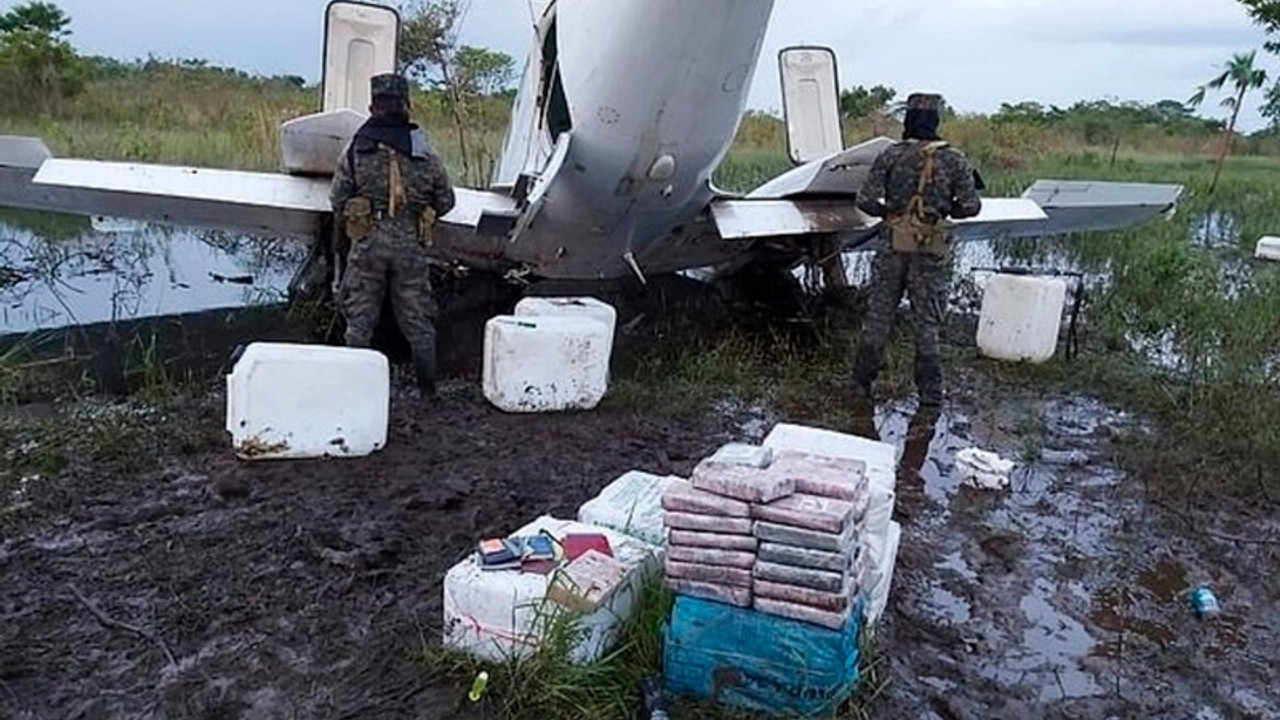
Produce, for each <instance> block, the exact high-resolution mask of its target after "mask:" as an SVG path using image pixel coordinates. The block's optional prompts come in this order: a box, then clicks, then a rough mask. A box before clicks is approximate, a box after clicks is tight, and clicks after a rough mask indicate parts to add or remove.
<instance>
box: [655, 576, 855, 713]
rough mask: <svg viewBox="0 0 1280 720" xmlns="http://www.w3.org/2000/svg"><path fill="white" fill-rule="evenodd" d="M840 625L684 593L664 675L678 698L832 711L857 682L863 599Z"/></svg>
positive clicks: (670, 632)
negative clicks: (825, 625) (830, 627)
mask: <svg viewBox="0 0 1280 720" xmlns="http://www.w3.org/2000/svg"><path fill="white" fill-rule="evenodd" d="M855 603H856V607H855V608H854V611H853V615H852V619H851V620H850V621H849V622H848V623H846V624H845V626H844V628H843V629H841V630H838V631H837V630H828V629H826V628H821V627H818V626H816V625H812V624H808V623H803V622H799V621H796V620H788V619H786V618H781V617H777V616H774V615H767V614H764V613H761V612H757V611H754V610H749V609H744V608H735V607H730V606H728V605H724V604H721V603H715V602H709V601H706V600H699V599H697V598H691V597H685V596H681V597H678V598H676V604H675V608H674V610H673V611H672V616H671V621H670V623H669V624H668V626H667V628H666V633H665V643H664V649H663V665H664V668H663V673H664V675H665V677H666V683H667V689H668V690H669V691H670V692H671V693H673V694H676V695H683V696H687V697H692V698H696V699H700V700H711V701H714V702H718V703H721V704H723V705H726V706H729V707H736V708H741V709H744V710H749V711H753V712H758V713H765V714H769V715H798V716H801V717H815V716H824V715H831V714H833V713H834V712H835V711H836V710H838V709H839V707H840V706H841V705H843V704H844V703H845V701H847V700H848V699H849V698H850V697H851V696H852V695H853V691H854V690H855V689H856V687H857V683H858V633H859V630H860V628H861V627H862V615H863V599H862V597H861V595H859V596H858V597H857V599H856V600H855Z"/></svg>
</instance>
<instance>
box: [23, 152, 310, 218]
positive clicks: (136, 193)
mask: <svg viewBox="0 0 1280 720" xmlns="http://www.w3.org/2000/svg"><path fill="white" fill-rule="evenodd" d="M31 183H32V185H34V186H36V187H42V186H43V187H56V188H59V189H61V190H62V191H63V192H64V194H65V196H66V198H67V201H68V204H67V206H64V207H63V208H61V209H62V211H64V212H70V213H77V214H86V215H108V216H113V217H127V218H137V219H141V220H152V221H155V222H163V223H171V224H175V225H196V226H209V227H217V228H225V229H235V230H242V231H248V232H268V233H279V234H283V235H295V234H297V235H309V234H311V233H313V232H315V230H316V229H317V228H318V227H319V223H320V218H321V216H322V214H323V213H325V212H327V211H328V210H329V197H328V193H329V181H328V180H327V179H322V178H307V177H298V176H293V175H284V174H281V173H256V172H244V171H238V170H214V169H206V168H194V167H179V166H173V165H145V164H139V163H123V162H102V161H97V160H65V159H53V160H48V161H46V162H45V163H44V164H42V165H41V166H40V169H39V170H37V171H36V174H35V176H34V177H33V178H32V180H31Z"/></svg>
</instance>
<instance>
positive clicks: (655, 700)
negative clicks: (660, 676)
mask: <svg viewBox="0 0 1280 720" xmlns="http://www.w3.org/2000/svg"><path fill="white" fill-rule="evenodd" d="M640 695H641V697H642V698H643V699H644V711H645V713H646V715H645V719H646V720H668V716H667V702H666V699H665V698H663V697H662V689H661V688H660V687H658V681H657V680H655V679H653V678H645V679H644V680H643V681H641V683H640Z"/></svg>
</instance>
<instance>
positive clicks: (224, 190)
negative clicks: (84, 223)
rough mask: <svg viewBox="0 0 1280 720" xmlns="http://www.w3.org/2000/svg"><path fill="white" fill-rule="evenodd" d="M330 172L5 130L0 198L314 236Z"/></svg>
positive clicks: (487, 195) (469, 221)
mask: <svg viewBox="0 0 1280 720" xmlns="http://www.w3.org/2000/svg"><path fill="white" fill-rule="evenodd" d="M329 183H330V179H329V178H328V177H307V176H300V175H288V174H285V173H270V172H245V171H239V170H221V169H214V168H200V167H184V166H176V165H153V164H144V163H130V162H105V161H99V160H75V159H64V158H55V157H53V155H52V153H50V152H49V150H48V148H47V147H45V145H44V143H43V142H41V141H40V140H39V139H38V138H15V137H8V138H0V206H7V207H17V208H26V209H31V210H47V211H54V212H65V213H71V214H77V215H105V216H112V217H128V218H135V219H139V220H151V221H154V222H161V223H165V224H170V225H183V226H193V227H211V228H219V229H227V230H239V231H242V232H246V233H251V234H259V235H267V236H279V235H283V236H298V237H303V238H310V237H312V236H314V235H315V233H316V232H317V231H318V230H319V228H320V224H321V221H322V220H323V219H324V217H325V216H326V215H328V214H329V212H330V207H329ZM455 194H456V196H457V205H456V206H455V207H454V208H453V210H451V211H450V212H449V213H448V214H447V215H445V216H443V217H442V218H440V222H441V223H443V224H444V225H447V226H454V227H456V228H458V229H471V230H474V229H475V228H477V227H478V226H479V225H480V223H481V219H482V218H484V217H489V216H495V215H497V216H501V215H510V214H514V213H515V212H516V207H515V201H514V200H512V199H511V198H510V197H508V196H506V195H503V194H499V193H491V192H483V191H477V190H469V189H466V188H456V189H455Z"/></svg>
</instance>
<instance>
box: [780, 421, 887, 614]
mask: <svg viewBox="0 0 1280 720" xmlns="http://www.w3.org/2000/svg"><path fill="white" fill-rule="evenodd" d="M761 445H762V446H763V447H766V448H770V449H772V450H773V451H774V452H775V453H777V452H781V451H784V450H791V451H794V452H802V453H808V454H810V455H821V456H825V457H831V458H840V459H843V460H861V461H863V462H864V463H866V464H867V486H868V490H869V491H870V495H871V498H870V503H869V504H868V506H867V514H866V518H865V519H864V520H863V523H862V527H861V528H860V530H859V534H858V543H859V553H860V555H861V556H862V557H865V558H866V563H867V564H868V566H869V567H868V576H869V577H871V578H879V577H881V576H883V575H885V574H890V575H891V574H892V573H893V562H894V559H893V553H896V552H897V549H896V545H895V544H894V542H892V541H891V540H892V536H893V532H894V530H893V528H894V526H895V525H896V523H894V522H893V505H894V501H895V499H896V498H895V488H896V486H897V482H898V473H897V465H898V448H897V447H896V446H894V445H891V444H889V443H883V442H878V441H875V440H870V439H867V438H863V437H858V436H857V435H847V434H845V433H840V432H836V431H834V430H823V429H820V428H813V427H806V426H804V425H791V424H787V423H780V424H778V425H775V426H774V428H773V429H772V430H770V431H769V435H768V436H767V437H765V439H764V442H763V443H761ZM886 588H887V585H886ZM876 592H878V590H876V585H875V582H874V581H872V582H871V589H870V590H869V591H868V594H867V600H868V602H869V603H870V602H871V601H872V600H873V599H874V597H875V593H876ZM885 592H887V589H886V590H885ZM877 616H878V615H877ZM871 617H873V616H871V615H870V614H868V618H871Z"/></svg>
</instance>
